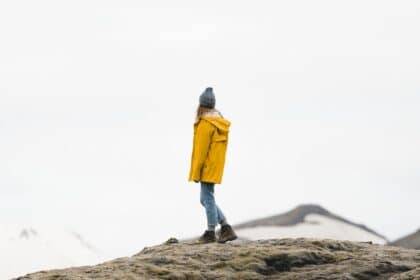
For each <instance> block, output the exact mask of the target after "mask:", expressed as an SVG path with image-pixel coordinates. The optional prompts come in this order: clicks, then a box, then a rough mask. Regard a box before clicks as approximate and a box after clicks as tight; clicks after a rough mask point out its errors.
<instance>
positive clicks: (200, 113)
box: [188, 87, 237, 243]
mask: <svg viewBox="0 0 420 280" xmlns="http://www.w3.org/2000/svg"><path fill="white" fill-rule="evenodd" d="M215 105H216V98H215V96H214V93H213V89H212V88H211V87H208V88H206V90H205V91H204V92H203V93H202V94H201V95H200V98H199V106H198V108H197V115H196V120H195V122H194V139H193V150H192V156H191V168H190V175H189V179H188V181H194V182H196V183H198V182H200V184H201V190H200V203H201V205H202V206H203V207H204V208H205V210H206V217H207V230H206V231H205V232H204V233H203V235H201V236H200V238H199V239H198V242H199V243H209V242H215V241H216V234H215V228H216V226H217V224H218V223H219V224H220V225H221V229H220V232H219V236H218V238H217V241H218V242H219V243H225V242H227V241H231V240H235V239H236V238H237V236H236V234H235V232H234V231H233V229H232V227H231V226H230V225H229V224H228V222H227V220H226V217H225V215H224V214H223V212H222V210H220V208H219V207H218V206H217V204H216V201H215V198H214V185H215V184H220V183H221V182H222V176H223V169H224V165H225V157H226V149H227V144H228V135H229V126H230V122H229V121H228V120H226V119H225V118H223V116H222V114H221V113H220V112H219V111H218V110H217V109H215Z"/></svg>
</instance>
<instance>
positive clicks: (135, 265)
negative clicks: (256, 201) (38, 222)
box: [16, 238, 420, 280]
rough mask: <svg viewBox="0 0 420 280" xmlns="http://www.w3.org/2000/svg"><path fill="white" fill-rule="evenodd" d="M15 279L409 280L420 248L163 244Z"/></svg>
mask: <svg viewBox="0 0 420 280" xmlns="http://www.w3.org/2000/svg"><path fill="white" fill-rule="evenodd" d="M16 279H19V280H24V279H25V280H30V279H31V280H35V279H37V280H41V279H42V280H52V279H55V280H59V279H62V280H64V279H78V280H81V279H173V280H176V279H180V280H181V279H184V280H186V279H200V280H201V279H241V280H246V279H307V280H310V279H337V280H338V279H340V280H342V279H348V280H352V279H354V280H365V279H377V280H379V279H393V280H397V279H399V280H404V279H405V280H409V279H420V251H418V250H409V249H403V248H397V247H392V246H384V245H373V244H370V243H355V242H349V241H335V240H318V239H303V238H298V239H269V240H258V241H246V240H240V241H234V242H230V243H226V244H219V243H211V244H195V243H193V242H165V243H163V244H162V245H158V246H154V247H145V248H144V249H143V250H142V251H141V252H139V253H138V254H136V255H134V256H132V257H126V258H119V259H115V260H112V261H108V262H105V263H101V264H98V265H96V266H83V267H73V268H67V269H59V270H50V271H40V272H37V273H32V274H28V275H26V276H22V277H19V278H16Z"/></svg>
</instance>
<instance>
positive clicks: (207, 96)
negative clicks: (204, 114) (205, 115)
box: [200, 87, 216, 108]
mask: <svg viewBox="0 0 420 280" xmlns="http://www.w3.org/2000/svg"><path fill="white" fill-rule="evenodd" d="M200 105H201V106H203V107H207V108H214V106H216V97H215V96H214V93H213V88H211V87H208V88H206V90H205V91H204V92H203V93H202V94H201V95H200Z"/></svg>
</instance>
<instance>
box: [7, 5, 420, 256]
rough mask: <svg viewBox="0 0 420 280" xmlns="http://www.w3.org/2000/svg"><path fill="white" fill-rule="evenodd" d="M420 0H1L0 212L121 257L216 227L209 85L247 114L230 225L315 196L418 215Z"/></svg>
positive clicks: (389, 224)
mask: <svg viewBox="0 0 420 280" xmlns="http://www.w3.org/2000/svg"><path fill="white" fill-rule="evenodd" d="M419 14H420V4H419V2H418V1H415V0H413V1H397V0H395V1H389V0H371V1H369V0H363V1H354V0H353V1H337V0H330V1H313V0H287V1H274V0H272V1H210V2H204V1H192V0H191V1H147V2H146V1H103V0H101V1H99V0H96V1H52V0H51V1H1V2H0V223H14V222H16V223H22V224H23V225H29V224H31V225H34V226H36V225H38V224H43V223H47V224H55V225H57V226H59V225H60V226H65V227H70V228H72V229H75V230H76V231H78V232H80V233H81V234H82V235H83V236H85V238H86V239H88V240H89V241H91V242H92V243H93V244H95V245H97V246H98V247H100V248H102V249H104V250H106V251H108V252H111V254H112V255H113V256H117V255H127V254H134V253H136V252H137V251H139V250H141V249H142V248H143V246H149V245H153V244H156V243H160V242H163V241H165V240H166V239H168V238H169V237H171V236H174V237H178V238H183V237H191V236H194V235H198V234H201V233H202V231H204V229H205V227H206V219H205V212H204V209H203V208H202V206H201V205H200V203H199V185H198V184H195V183H189V182H187V179H188V172H189V165H190V159H191V149H192V133H193V130H192V129H193V126H192V124H193V119H194V113H195V109H196V106H197V103H198V97H199V95H200V93H201V92H202V91H203V90H204V88H205V87H206V86H212V87H213V88H214V91H215V94H216V100H217V101H216V106H217V108H218V109H219V110H221V112H222V113H223V115H224V116H225V117H226V118H227V119H229V120H230V121H231V122H232V125H231V132H230V142H229V147H228V153H227V159H226V166H225V173H224V177H223V182H222V184H221V185H216V200H217V202H218V204H219V206H220V207H221V208H222V209H223V211H224V212H225V214H226V216H227V218H228V220H229V221H230V222H231V223H233V224H234V223H237V222H243V221H246V220H249V219H252V218H258V217H264V216H266V215H272V214H278V213H281V212H284V211H287V210H290V209H291V208H293V207H294V206H296V205H298V204H301V203H317V204H321V205H322V206H324V207H325V208H327V209H328V210H330V211H332V212H334V213H336V214H338V215H341V216H343V217H345V218H348V219H350V220H352V221H354V222H358V223H363V224H366V225H367V226H368V227H370V228H372V229H374V230H376V231H378V232H380V233H381V234H384V235H385V236H387V237H388V238H389V239H391V240H392V239H395V238H398V237H401V236H402V235H405V234H408V233H410V232H412V231H414V230H416V229H417V228H419V227H420V204H419V197H420V172H419V171H420V145H419V143H420V110H419V108H420V79H419V77H420V52H419V50H420V37H419V36H418V32H419V26H420V17H419Z"/></svg>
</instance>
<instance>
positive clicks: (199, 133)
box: [188, 115, 230, 184]
mask: <svg viewBox="0 0 420 280" xmlns="http://www.w3.org/2000/svg"><path fill="white" fill-rule="evenodd" d="M229 127H230V121H228V120H226V119H224V118H223V117H217V116H214V115H213V116H211V115H208V116H206V115H204V116H202V117H200V118H199V119H198V120H197V121H196V122H195V123H194V138H193V149H192V155H191V168H190V175H189V179H188V181H203V182H209V183H216V184H220V183H221V182H222V177H223V169H224V166H225V158H226V150H227V145H228V138H229V137H228V136H229Z"/></svg>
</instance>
